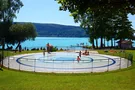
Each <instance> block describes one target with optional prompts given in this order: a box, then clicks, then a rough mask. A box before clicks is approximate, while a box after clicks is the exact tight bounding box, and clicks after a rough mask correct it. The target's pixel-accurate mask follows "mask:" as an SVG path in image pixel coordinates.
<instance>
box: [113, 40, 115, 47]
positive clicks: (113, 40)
mask: <svg viewBox="0 0 135 90" xmlns="http://www.w3.org/2000/svg"><path fill="white" fill-rule="evenodd" d="M113 43H114V47H115V39H113Z"/></svg>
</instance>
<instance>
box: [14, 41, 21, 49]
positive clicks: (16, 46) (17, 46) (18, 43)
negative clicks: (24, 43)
mask: <svg viewBox="0 0 135 90" xmlns="http://www.w3.org/2000/svg"><path fill="white" fill-rule="evenodd" d="M20 43H21V42H20V41H19V43H18V45H17V46H16V48H15V49H16V50H17V49H18V47H19V46H20Z"/></svg>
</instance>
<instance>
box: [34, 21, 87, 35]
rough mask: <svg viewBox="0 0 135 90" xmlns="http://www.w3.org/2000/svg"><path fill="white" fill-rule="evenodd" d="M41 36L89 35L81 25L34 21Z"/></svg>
mask: <svg viewBox="0 0 135 90" xmlns="http://www.w3.org/2000/svg"><path fill="white" fill-rule="evenodd" d="M33 24H34V25H35V27H36V30H37V33H38V36H39V37H87V36H88V35H86V33H85V30H83V29H82V28H80V27H79V26H66V25H59V24H41V23H33Z"/></svg>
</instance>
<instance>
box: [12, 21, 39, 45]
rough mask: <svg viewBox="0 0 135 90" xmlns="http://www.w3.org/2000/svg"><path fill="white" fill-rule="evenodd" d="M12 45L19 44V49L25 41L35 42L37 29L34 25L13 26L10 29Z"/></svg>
mask: <svg viewBox="0 0 135 90" xmlns="http://www.w3.org/2000/svg"><path fill="white" fill-rule="evenodd" d="M10 34H11V36H12V37H11V39H10V40H11V41H10V43H11V44H17V43H18V45H17V47H18V46H19V45H20V44H21V42H24V41H25V40H34V39H35V37H36V36H37V33H36V28H35V26H34V25H33V24H32V23H24V24H13V25H12V26H11V27H10Z"/></svg>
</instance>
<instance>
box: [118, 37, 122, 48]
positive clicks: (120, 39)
mask: <svg viewBox="0 0 135 90" xmlns="http://www.w3.org/2000/svg"><path fill="white" fill-rule="evenodd" d="M121 42H122V39H120V44H119V47H120V48H121Z"/></svg>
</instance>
